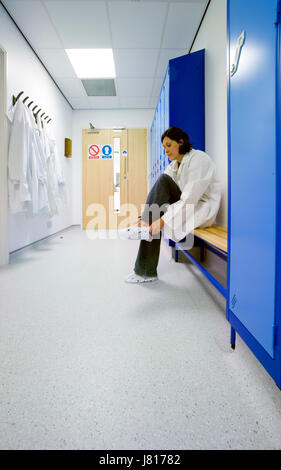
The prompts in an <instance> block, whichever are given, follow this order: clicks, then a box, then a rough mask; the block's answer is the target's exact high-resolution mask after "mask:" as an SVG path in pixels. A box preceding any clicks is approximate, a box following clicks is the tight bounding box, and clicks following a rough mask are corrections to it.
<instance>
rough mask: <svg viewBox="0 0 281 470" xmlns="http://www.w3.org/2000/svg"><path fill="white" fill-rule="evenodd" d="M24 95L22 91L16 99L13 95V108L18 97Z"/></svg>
mask: <svg viewBox="0 0 281 470" xmlns="http://www.w3.org/2000/svg"><path fill="white" fill-rule="evenodd" d="M23 93H24V91H21V92H20V93H19V94H18V96H17V97H15V96H14V95H13V106H15V104H16V102H17V101H18V99H19V97H20V96H21V95H22V94H23Z"/></svg>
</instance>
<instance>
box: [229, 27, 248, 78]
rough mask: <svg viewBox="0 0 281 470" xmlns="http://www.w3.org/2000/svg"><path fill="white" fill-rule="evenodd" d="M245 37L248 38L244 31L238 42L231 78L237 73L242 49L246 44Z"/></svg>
mask: <svg viewBox="0 0 281 470" xmlns="http://www.w3.org/2000/svg"><path fill="white" fill-rule="evenodd" d="M245 36H246V33H245V31H243V32H242V33H241V34H240V36H239V38H238V40H237V44H236V51H235V58H234V63H233V64H232V65H231V69H230V76H231V77H233V75H234V74H235V73H236V72H237V69H238V64H239V59H240V55H241V51H242V47H243V46H244V44H245Z"/></svg>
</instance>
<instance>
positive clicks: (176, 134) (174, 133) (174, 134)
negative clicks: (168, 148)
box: [161, 127, 192, 155]
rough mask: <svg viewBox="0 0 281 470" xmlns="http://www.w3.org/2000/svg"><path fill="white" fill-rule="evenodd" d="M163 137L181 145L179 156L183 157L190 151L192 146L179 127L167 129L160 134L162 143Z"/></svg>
mask: <svg viewBox="0 0 281 470" xmlns="http://www.w3.org/2000/svg"><path fill="white" fill-rule="evenodd" d="M165 137H169V139H171V140H175V141H176V142H177V143H178V144H181V145H180V147H179V153H180V154H181V155H185V154H186V153H188V152H190V150H191V149H192V144H191V143H190V140H189V137H188V135H187V134H186V132H184V131H183V130H182V129H180V128H179V127H169V129H167V130H166V131H165V132H164V134H162V137H161V142H162V143H163V140H164V138H165ZM181 140H183V143H181V142H180V141H181Z"/></svg>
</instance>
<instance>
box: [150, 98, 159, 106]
mask: <svg viewBox="0 0 281 470" xmlns="http://www.w3.org/2000/svg"><path fill="white" fill-rule="evenodd" d="M157 103H158V96H151V98H150V99H149V102H148V107H149V108H156V106H157Z"/></svg>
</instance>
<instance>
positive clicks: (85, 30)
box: [44, 0, 112, 49]
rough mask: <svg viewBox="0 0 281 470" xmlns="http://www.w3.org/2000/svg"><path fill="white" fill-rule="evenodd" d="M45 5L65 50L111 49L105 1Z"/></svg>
mask: <svg viewBox="0 0 281 470" xmlns="http://www.w3.org/2000/svg"><path fill="white" fill-rule="evenodd" d="M44 4H45V5H46V7H47V9H48V12H49V14H50V17H51V19H52V21H53V23H54V25H55V27H56V29H57V31H58V33H59V35H60V37H61V40H62V42H63V46H64V47H65V48H66V49H67V48H68V49H71V48H73V49H74V48H75V49H79V48H111V47H112V43H111V37H110V27H109V22H108V16H107V10H106V3H105V2H93V1H91V2H89V1H75V2H74V1H61V0H58V1H54V0H44Z"/></svg>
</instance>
